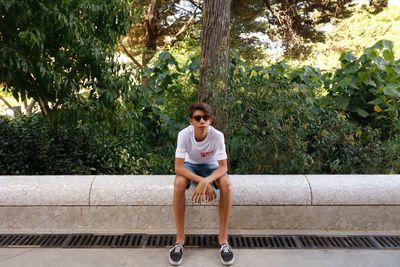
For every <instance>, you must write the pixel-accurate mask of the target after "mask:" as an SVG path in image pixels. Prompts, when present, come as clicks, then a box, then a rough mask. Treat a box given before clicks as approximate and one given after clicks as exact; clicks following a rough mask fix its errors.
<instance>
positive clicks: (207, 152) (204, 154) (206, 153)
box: [200, 151, 214, 158]
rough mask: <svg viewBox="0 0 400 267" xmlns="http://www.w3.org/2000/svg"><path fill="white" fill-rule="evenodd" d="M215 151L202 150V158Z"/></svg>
mask: <svg viewBox="0 0 400 267" xmlns="http://www.w3.org/2000/svg"><path fill="white" fill-rule="evenodd" d="M213 152H214V151H206V152H200V156H201V157H202V158H205V157H208V156H209V155H211V154H212V153H213Z"/></svg>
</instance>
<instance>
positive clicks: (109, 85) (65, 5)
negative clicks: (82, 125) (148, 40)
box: [0, 0, 130, 112]
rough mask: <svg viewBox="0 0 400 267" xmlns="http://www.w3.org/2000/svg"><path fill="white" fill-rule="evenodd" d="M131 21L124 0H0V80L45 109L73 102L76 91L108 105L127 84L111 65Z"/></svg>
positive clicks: (8, 87)
mask: <svg viewBox="0 0 400 267" xmlns="http://www.w3.org/2000/svg"><path fill="white" fill-rule="evenodd" d="M129 24H130V20H129V1H125V0H112V1H105V0H102V1H91V0H85V1H78V0H73V1H49V0H41V1H15V0H10V1H8V0H7V1H5V0H1V1H0V82H2V83H4V84H5V90H8V91H11V92H12V93H13V95H14V97H15V98H16V99H20V100H24V99H26V98H34V99H35V100H37V101H39V99H40V100H42V101H43V103H44V105H43V106H42V111H44V112H48V111H49V110H50V109H51V108H56V107H58V106H60V105H62V104H64V103H66V102H70V101H77V100H78V99H79V94H78V92H79V91H80V90H87V91H89V92H90V95H89V96H90V97H91V98H92V99H95V100H100V101H102V102H103V103H104V105H107V106H108V107H112V106H113V105H114V103H115V101H116V99H117V98H118V96H119V92H120V90H123V89H124V88H126V87H127V86H128V85H129V83H128V82H127V81H126V80H124V79H121V77H119V76H120V75H119V73H120V72H121V66H119V65H118V64H116V63H114V52H115V44H116V42H117V40H118V39H119V37H120V35H122V34H124V33H125V32H126V28H127V27H128V26H129ZM121 86H122V88H121ZM48 102H50V103H51V104H52V107H50V106H47V103H48ZM43 109H45V110H43Z"/></svg>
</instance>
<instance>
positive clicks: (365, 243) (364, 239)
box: [299, 236, 378, 249]
mask: <svg viewBox="0 0 400 267" xmlns="http://www.w3.org/2000/svg"><path fill="white" fill-rule="evenodd" d="M299 240H300V242H301V245H302V246H303V248H347V249H348V248H354V249H366V248H378V246H377V245H376V244H375V243H374V241H373V240H372V237H370V236H299Z"/></svg>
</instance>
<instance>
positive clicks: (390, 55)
mask: <svg viewBox="0 0 400 267" xmlns="http://www.w3.org/2000/svg"><path fill="white" fill-rule="evenodd" d="M383 58H384V59H386V60H387V61H389V62H393V61H394V53H393V50H388V49H385V50H383Z"/></svg>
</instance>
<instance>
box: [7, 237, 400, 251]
mask: <svg viewBox="0 0 400 267" xmlns="http://www.w3.org/2000/svg"><path fill="white" fill-rule="evenodd" d="M174 243H175V235H157V234H152V235H146V234H121V235H97V234H42V235H41V234H3V235H2V234H0V248H7V247H8V248H15V247H42V248H166V247H172V246H173V245H174ZM229 243H230V244H231V246H232V247H233V248H247V249H262V248H267V249H400V236H365V235H363V236H314V235H301V236H296V235H293V236H243V235H231V236H229ZM185 244H186V246H187V247H197V248H216V247H218V237H217V235H187V236H186V241H185Z"/></svg>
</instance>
